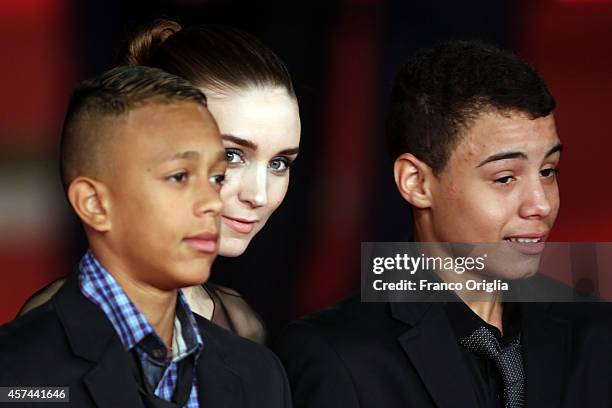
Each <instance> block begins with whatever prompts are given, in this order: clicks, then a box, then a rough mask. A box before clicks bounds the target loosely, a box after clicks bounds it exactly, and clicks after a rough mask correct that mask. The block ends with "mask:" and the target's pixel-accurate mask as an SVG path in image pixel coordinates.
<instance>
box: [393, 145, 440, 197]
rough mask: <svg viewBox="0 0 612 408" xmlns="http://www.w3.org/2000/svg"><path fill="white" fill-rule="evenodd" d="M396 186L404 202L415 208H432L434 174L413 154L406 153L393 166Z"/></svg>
mask: <svg viewBox="0 0 612 408" xmlns="http://www.w3.org/2000/svg"><path fill="white" fill-rule="evenodd" d="M393 175H394V177H395V185H396V186H397V189H398V190H399V192H400V194H401V195H402V197H403V198H404V200H406V201H408V202H409V203H410V204H412V206H413V207H415V208H420V209H425V208H429V207H431V204H432V203H431V182H432V180H433V177H435V176H434V174H433V172H432V170H431V167H429V166H428V165H427V164H425V163H424V162H422V161H421V160H419V159H417V158H416V157H415V156H414V155H413V154H411V153H404V154H402V155H401V156H399V157H398V158H397V159H396V160H395V164H394V166H393Z"/></svg>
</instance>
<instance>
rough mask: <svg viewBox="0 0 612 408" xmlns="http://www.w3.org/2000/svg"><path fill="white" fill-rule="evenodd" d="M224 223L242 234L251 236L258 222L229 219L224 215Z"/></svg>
mask: <svg viewBox="0 0 612 408" xmlns="http://www.w3.org/2000/svg"><path fill="white" fill-rule="evenodd" d="M222 218H223V223H224V224H225V225H227V226H228V227H230V228H231V229H233V230H234V231H236V232H238V233H240V234H249V233H250V232H251V231H253V228H255V223H257V220H247V219H244V218H236V217H229V216H227V215H223V216H222Z"/></svg>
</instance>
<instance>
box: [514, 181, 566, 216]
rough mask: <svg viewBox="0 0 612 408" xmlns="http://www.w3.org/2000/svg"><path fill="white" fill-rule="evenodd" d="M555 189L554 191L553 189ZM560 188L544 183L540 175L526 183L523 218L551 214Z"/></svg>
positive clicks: (522, 201)
mask: <svg viewBox="0 0 612 408" xmlns="http://www.w3.org/2000/svg"><path fill="white" fill-rule="evenodd" d="M553 190H554V191H553ZM555 194H556V195H557V196H558V190H557V189H556V188H554V189H553V188H552V187H551V186H548V185H544V184H543V182H542V179H541V178H540V177H538V178H537V180H535V179H534V180H533V181H531V182H529V183H526V184H525V186H524V189H523V191H522V200H521V207H520V215H521V217H523V218H536V219H541V218H546V217H548V216H549V215H550V213H551V211H552V208H553V203H552V201H554V199H555Z"/></svg>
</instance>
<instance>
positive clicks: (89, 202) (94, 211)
mask: <svg viewBox="0 0 612 408" xmlns="http://www.w3.org/2000/svg"><path fill="white" fill-rule="evenodd" d="M68 200H69V201H70V204H71V205H72V208H74V211H75V212H76V213H77V215H78V216H79V218H80V219H81V220H82V221H83V222H84V223H85V224H87V225H88V226H89V227H90V228H92V229H94V230H96V231H98V232H106V231H109V230H110V227H111V222H110V217H109V210H110V201H109V194H108V189H107V187H106V186H105V185H104V184H103V183H101V182H99V181H96V180H92V179H90V178H88V177H77V178H76V179H74V180H73V181H72V183H70V186H69V187H68Z"/></svg>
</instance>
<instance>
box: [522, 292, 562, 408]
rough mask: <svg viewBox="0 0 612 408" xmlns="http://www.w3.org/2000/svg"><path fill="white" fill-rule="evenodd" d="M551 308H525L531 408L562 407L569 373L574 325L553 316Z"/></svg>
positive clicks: (524, 335) (526, 366) (532, 304)
mask: <svg viewBox="0 0 612 408" xmlns="http://www.w3.org/2000/svg"><path fill="white" fill-rule="evenodd" d="M550 308H551V305H550V304H542V303H531V304H530V303H525V304H521V320H522V322H521V332H522V343H523V355H524V359H525V371H526V390H527V400H526V403H527V406H536V407H542V408H546V407H551V408H552V407H559V406H560V405H561V397H562V390H564V389H565V386H564V385H565V383H566V380H567V374H568V370H569V366H568V365H569V356H570V352H571V350H570V347H571V338H570V336H571V331H570V323H569V322H568V321H567V320H563V319H559V318H555V317H553V316H551V315H550V313H549V311H550Z"/></svg>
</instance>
